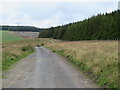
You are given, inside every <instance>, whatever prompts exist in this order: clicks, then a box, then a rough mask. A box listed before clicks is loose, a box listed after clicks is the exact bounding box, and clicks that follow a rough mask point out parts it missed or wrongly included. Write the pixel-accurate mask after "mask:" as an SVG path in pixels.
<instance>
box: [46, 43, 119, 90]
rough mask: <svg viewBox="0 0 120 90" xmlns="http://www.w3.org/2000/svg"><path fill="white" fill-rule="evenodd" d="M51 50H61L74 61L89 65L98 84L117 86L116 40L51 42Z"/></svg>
mask: <svg viewBox="0 0 120 90" xmlns="http://www.w3.org/2000/svg"><path fill="white" fill-rule="evenodd" d="M48 47H50V48H51V49H53V50H63V51H64V54H66V55H71V56H72V57H74V58H75V60H76V62H82V63H83V64H85V65H86V66H87V67H89V72H91V73H92V74H93V75H94V76H95V77H96V79H97V82H98V84H99V85H100V86H107V87H111V88H112V87H117V84H118V83H117V82H118V42H117V41H74V42H67V41H66V42H57V43H51V44H50V45H49V46H48Z"/></svg>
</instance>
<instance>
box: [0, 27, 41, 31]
mask: <svg viewBox="0 0 120 90" xmlns="http://www.w3.org/2000/svg"><path fill="white" fill-rule="evenodd" d="M0 27H2V30H9V31H27V32H39V31H41V30H43V29H40V28H37V27H34V26H0Z"/></svg>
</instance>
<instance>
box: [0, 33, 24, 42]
mask: <svg viewBox="0 0 120 90" xmlns="http://www.w3.org/2000/svg"><path fill="white" fill-rule="evenodd" d="M0 37H2V42H6V41H16V40H22V39H23V38H22V37H19V36H15V35H13V34H11V32H10V31H0Z"/></svg>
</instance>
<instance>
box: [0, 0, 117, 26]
mask: <svg viewBox="0 0 120 90" xmlns="http://www.w3.org/2000/svg"><path fill="white" fill-rule="evenodd" d="M113 1H114V0H112V1H111V2H110V0H109V2H103V1H102V2H33V1H32V2H13V1H12V2H2V3H1V5H0V6H1V9H2V11H1V12H0V13H1V14H0V16H1V21H0V25H17V23H19V25H29V26H31V25H32V26H36V27H41V28H43V27H51V26H58V25H63V24H67V23H71V22H76V21H80V20H84V19H85V18H88V17H91V16H92V15H97V14H99V13H105V12H108V13H110V12H112V11H114V10H117V8H118V2H117V0H116V1H115V2H113Z"/></svg>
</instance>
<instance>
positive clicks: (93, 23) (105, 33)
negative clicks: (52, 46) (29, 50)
mask: <svg viewBox="0 0 120 90" xmlns="http://www.w3.org/2000/svg"><path fill="white" fill-rule="evenodd" d="M119 26H120V10H117V11H113V12H111V13H105V14H98V15H97V16H92V17H90V18H88V19H85V20H83V21H79V22H75V23H69V24H67V25H63V26H57V27H51V28H48V29H44V30H43V31H41V32H40V33H39V38H54V39H61V40H70V41H78V40H117V39H119V38H120V32H118V30H119Z"/></svg>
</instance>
